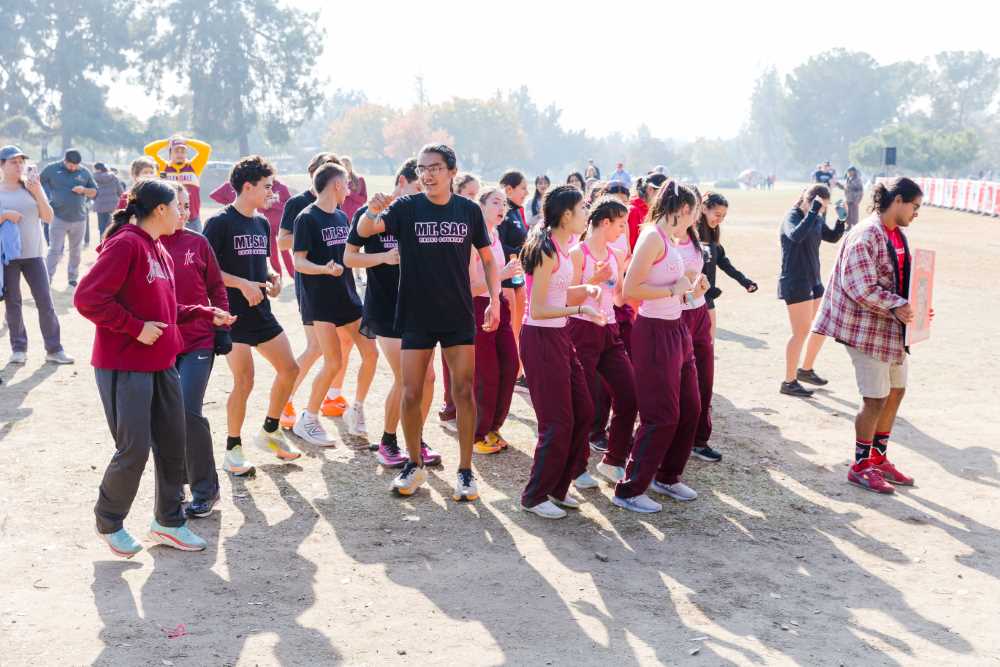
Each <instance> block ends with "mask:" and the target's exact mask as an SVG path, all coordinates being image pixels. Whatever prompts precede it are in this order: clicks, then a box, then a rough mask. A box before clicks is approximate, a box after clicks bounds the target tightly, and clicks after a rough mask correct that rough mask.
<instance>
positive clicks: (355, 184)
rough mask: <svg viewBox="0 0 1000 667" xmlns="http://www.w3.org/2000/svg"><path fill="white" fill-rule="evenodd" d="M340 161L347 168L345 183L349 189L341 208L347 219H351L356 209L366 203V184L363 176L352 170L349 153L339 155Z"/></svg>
mask: <svg viewBox="0 0 1000 667" xmlns="http://www.w3.org/2000/svg"><path fill="white" fill-rule="evenodd" d="M340 163H341V164H342V165H344V168H345V169H347V178H348V181H347V185H348V186H349V187H350V189H351V192H350V194H348V195H347V199H345V200H344V205H343V206H342V207H341V210H342V211H343V212H344V213H345V214H346V215H347V219H348V220H353V219H354V214H355V213H357V212H358V209H359V208H361V207H362V206H364V205H365V204H367V203H368V186H367V184H365V179H364V177H363V176H359V175H358V174H356V173H355V172H354V164H353V163H352V162H351V158H350V156H349V155H341V156H340Z"/></svg>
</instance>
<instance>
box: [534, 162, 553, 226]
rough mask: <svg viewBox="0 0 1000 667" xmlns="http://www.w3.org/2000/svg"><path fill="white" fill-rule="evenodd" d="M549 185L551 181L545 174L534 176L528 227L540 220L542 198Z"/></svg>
mask: <svg viewBox="0 0 1000 667" xmlns="http://www.w3.org/2000/svg"><path fill="white" fill-rule="evenodd" d="M550 185H552V181H550V180H549V177H548V176H546V175H545V174H542V175H541V176H535V194H533V195H532V196H531V221H530V222H529V225H533V224H535V223H536V222H538V221H539V220H540V219H541V216H542V197H544V196H545V193H546V192H547V191H548V189H549V186H550Z"/></svg>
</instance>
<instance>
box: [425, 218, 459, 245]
mask: <svg viewBox="0 0 1000 667" xmlns="http://www.w3.org/2000/svg"><path fill="white" fill-rule="evenodd" d="M414 230H415V231H416V233H417V242H418V243H465V237H466V236H467V235H468V233H469V225H467V224H466V223H464V222H417V223H414Z"/></svg>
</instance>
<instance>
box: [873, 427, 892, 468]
mask: <svg viewBox="0 0 1000 667" xmlns="http://www.w3.org/2000/svg"><path fill="white" fill-rule="evenodd" d="M888 447H889V433H876V434H875V440H873V441H872V454H871V458H872V461H874V462H875V463H882V462H883V461H885V450H886V449H887V448H888Z"/></svg>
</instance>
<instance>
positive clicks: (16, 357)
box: [7, 350, 28, 366]
mask: <svg viewBox="0 0 1000 667" xmlns="http://www.w3.org/2000/svg"><path fill="white" fill-rule="evenodd" d="M7 363H8V364H17V365H18V366H23V365H25V364H26V363H28V353H27V352H25V351H24V350H18V351H16V352H11V354H10V359H9V360H8V361H7Z"/></svg>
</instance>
